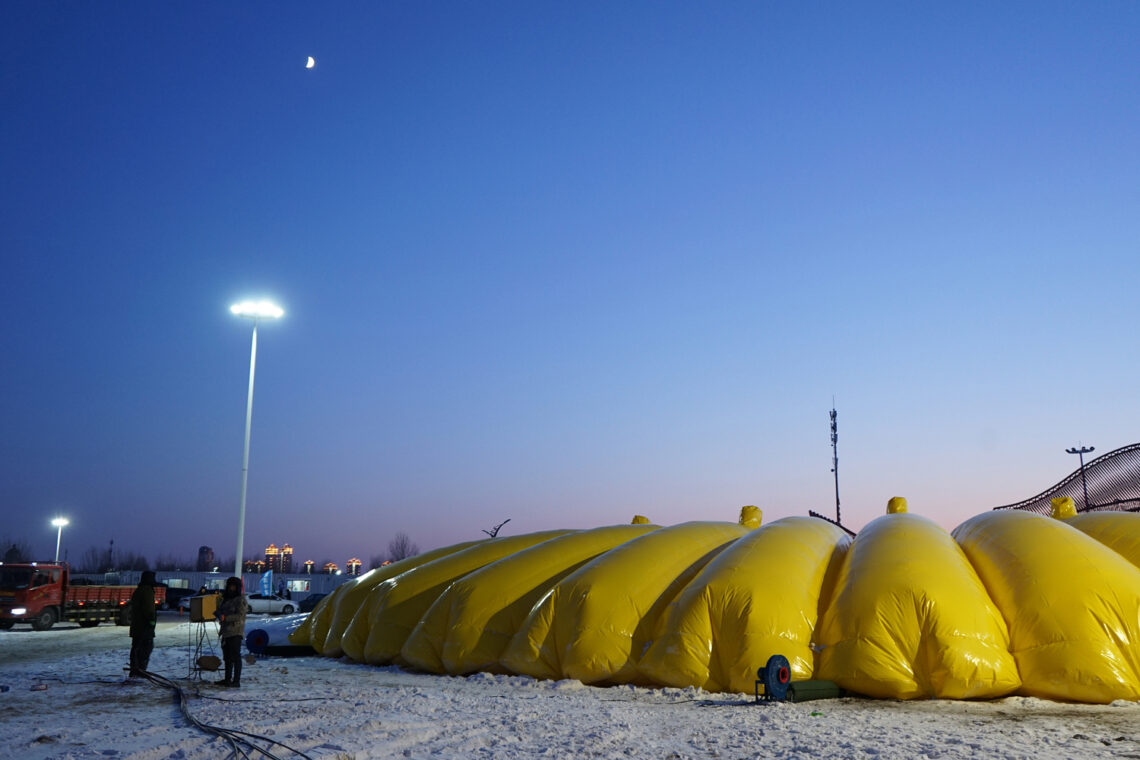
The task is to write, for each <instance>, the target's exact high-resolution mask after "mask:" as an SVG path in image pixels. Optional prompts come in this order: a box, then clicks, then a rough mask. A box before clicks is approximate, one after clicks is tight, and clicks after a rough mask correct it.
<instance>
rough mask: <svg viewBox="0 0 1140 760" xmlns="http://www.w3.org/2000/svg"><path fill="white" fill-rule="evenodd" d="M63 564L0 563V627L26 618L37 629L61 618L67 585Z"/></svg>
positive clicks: (50, 624)
mask: <svg viewBox="0 0 1140 760" xmlns="http://www.w3.org/2000/svg"><path fill="white" fill-rule="evenodd" d="M67 575H68V573H67V567H66V566H65V565H56V564H46V563H38V562H32V563H28V564H23V563H20V564H11V563H0V629H5V630H6V629H8V628H11V627H12V626H13V625H15V624H16V623H19V622H28V623H31V624H32V627H33V628H35V629H36V630H37V631H44V630H47V629H48V628H51V627H52V626H53V625H55V623H56V622H57V621H58V620H59V619H60V608H61V605H62V604H63V592H64V589H65V588H66V587H67V580H68V578H67Z"/></svg>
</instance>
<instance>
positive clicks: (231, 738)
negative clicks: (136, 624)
mask: <svg viewBox="0 0 1140 760" xmlns="http://www.w3.org/2000/svg"><path fill="white" fill-rule="evenodd" d="M143 678H145V679H146V680H148V681H150V682H151V683H153V684H154V685H156V686H164V687H166V688H168V689H171V690H173V691H174V693H175V694H177V695H178V707H179V710H180V711H181V712H182V715H183V716H184V717H185V718H186V720H187V721H189V722H190V723H191V724H192V725H193V726H195V727H196V728H197V729H198V730H200V731H202V732H203V733H207V734H212V735H214V736H217V737H219V738H221V739H225V741H226V742H227V743H228V744H229V746H230V754H229V757H234V758H245V759H246V760H249V752H248V751H247V750H252V751H254V752H260V753H261V754H262V755H264V756H265V757H268V758H270V760H282V758H280V757H279V756H278V755H275V754H273V753H272V752H270V751H269V750H268V749H266V748H265V747H259V746H257V745H256V744H254V742H253V741H252V739H257V740H260V741H263V742H266V743H267V744H269V745H272V746H276V747H282V748H284V749H286V750H288V751H289V752H292V753H293V754H294V755H297V756H298V757H303V758H305V760H313V758H312V757H310V756H309V755H306V754H305V753H304V752H302V751H301V750H299V749H294V748H293V747H290V746H289V745H287V744H282V743H281V742H279V741H277V740H275V739H270V738H269V737H268V736H262V735H261V734H254V733H250V732H248V731H239V730H238V729H236V728H223V727H221V726H214V725H211V724H209V723H203V722H202V721H200V720H198V719H197V718H195V717H194V716H193V714H191V712H190V707H189V705H188V704H187V696H186V690H185V689H183V688H182V686H181V685H179V684H177V683H175V682H174V681H172V680H170V679H169V678H167V677H166V676H161V675H158V674H157V673H151V672H149V671H144V672H143ZM223 701H235V700H223ZM236 701H247V700H236ZM248 701H252V700H248ZM246 736H248V737H251V738H250V739H246V738H243V737H246Z"/></svg>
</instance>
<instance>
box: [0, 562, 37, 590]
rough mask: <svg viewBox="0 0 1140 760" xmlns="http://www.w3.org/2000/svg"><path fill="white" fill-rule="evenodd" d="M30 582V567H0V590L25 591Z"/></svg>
mask: <svg viewBox="0 0 1140 760" xmlns="http://www.w3.org/2000/svg"><path fill="white" fill-rule="evenodd" d="M31 582H32V569H31V568H30V567H0V589H4V590H5V591H16V590H17V589H25V588H27V587H28V584H29V583H31Z"/></svg>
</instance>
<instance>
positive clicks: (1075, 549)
mask: <svg viewBox="0 0 1140 760" xmlns="http://www.w3.org/2000/svg"><path fill="white" fill-rule="evenodd" d="M1133 524H1134V523H1133ZM954 538H955V539H956V540H957V541H958V544H959V545H960V546H961V547H962V549H963V550H964V551H965V553H966V556H967V557H968V558H969V560H970V562H971V563H972V564H973V566H974V569H975V570H976V571H977V573H978V575H979V576H980V577H981V579H982V582H983V583H985V585H986V589H987V590H988V591H989V594H990V597H991V598H992V599H993V600H994V602H995V603H996V604H997V606H998V608H999V609H1000V610H1001V612H1002V615H1003V616H1004V617H1005V619H1006V620H1007V621H1008V623H1009V634H1010V651H1011V652H1012V653H1013V656H1014V658H1015V659H1016V660H1017V668H1018V671H1019V672H1020V673H1021V681H1022V686H1021V690H1020V693H1022V694H1026V695H1029V696H1034V697H1045V698H1047V699H1067V700H1073V701H1077V702H1101V703H1104V702H1111V701H1113V700H1116V699H1128V700H1136V699H1140V568H1138V567H1137V566H1136V565H1133V564H1132V563H1131V562H1129V561H1128V560H1127V559H1125V558H1124V557H1122V556H1121V555H1120V554H1118V553H1116V552H1115V551H1113V550H1112V549H1111V548H1109V547H1108V546H1106V545H1105V544H1102V543H1101V542H1100V541H1097V540H1096V539H1094V538H1090V537H1089V536H1088V535H1086V534H1085V533H1083V532H1081V531H1080V530H1077V529H1076V528H1074V527H1072V526H1071V525H1069V524H1068V522H1067V521H1062V520H1055V519H1052V518H1049V517H1045V516H1043V515H1036V514H1032V513H1030V512H1018V511H1008V512H991V513H989V514H984V515H979V516H977V517H975V518H973V519H970V520H967V521H966V522H964V523H962V524H961V525H959V526H958V527H957V528H955V530H954Z"/></svg>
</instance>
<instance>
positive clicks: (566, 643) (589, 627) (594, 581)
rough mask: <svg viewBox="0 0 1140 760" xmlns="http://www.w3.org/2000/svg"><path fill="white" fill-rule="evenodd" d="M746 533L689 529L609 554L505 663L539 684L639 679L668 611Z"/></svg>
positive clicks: (552, 601) (550, 599) (548, 610)
mask: <svg viewBox="0 0 1140 760" xmlns="http://www.w3.org/2000/svg"><path fill="white" fill-rule="evenodd" d="M747 531H748V529H747V528H746V527H744V526H742V525H738V524H732V523H717V522H691V523H684V524H682V525H675V526H673V527H671V528H661V529H659V530H655V531H653V532H652V533H648V534H646V535H644V536H642V537H640V538H637V539H634V540H633V541H629V542H628V543H624V544H622V545H621V546H619V547H617V548H616V549H613V550H611V551H608V552H606V553H605V554H603V555H602V556H600V557H598V558H597V559H595V560H594V561H592V562H590V563H589V564H587V565H585V566H583V567H582V568H580V569H579V570H577V571H575V572H574V573H572V574H571V575H569V576H567V577H566V578H565V579H563V580H562V581H561V582H560V583H558V584H557V585H555V586H554V587H553V588H552V589H550V591H548V592H547V593H546V595H545V596H543V597H542V599H540V600H539V601H538V603H537V604H536V605H535V606H534V608H533V609H532V610H531V611H530V614H529V615H528V616H527V619H526V622H525V623H524V624H523V626H522V627H521V628H520V629H519V631H518V632H517V633H516V634H515V636H514V638H513V639H512V640H511V643H510V644H509V645H508V646H507V648H506V650H505V651H504V652H503V656H502V657H501V658H500V660H499V662H500V664H501V665H503V666H504V667H506V668H507V669H508V670H510V671H512V672H515V673H521V674H525V675H530V676H535V677H537V678H576V679H578V680H579V681H582V682H583V683H626V682H630V681H634V680H637V678H636V676H637V669H636V665H637V660H638V659H640V657H641V653H642V651H643V649H644V647H645V646H646V645H647V644H648V642H649V639H650V637H651V633H652V631H653V630H654V628H655V627H656V623H657V618H658V617H659V616H660V615H661V612H662V611H663V610H664V608H665V606H666V605H667V604H668V603H669V602H670V601H671V600H672V598H673V596H674V595H675V594H676V593H677V592H678V591H680V589H681V588H682V587H683V586H684V585H685V584H686V583H688V581H689V580H690V579H692V578H693V576H695V575H696V574H697V573H698V572H699V571H700V570H701V568H702V567H704V566H705V564H707V563H708V561H709V560H711V559H712V558H713V557H714V556H715V555H716V554H717V553H718V552H719V551H720V550H721V549H723V548H725V547H726V546H727V545H728V544H730V543H731V542H732V541H734V540H735V539H737V538H740V536H742V535H743V534H744V533H746V532H747Z"/></svg>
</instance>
